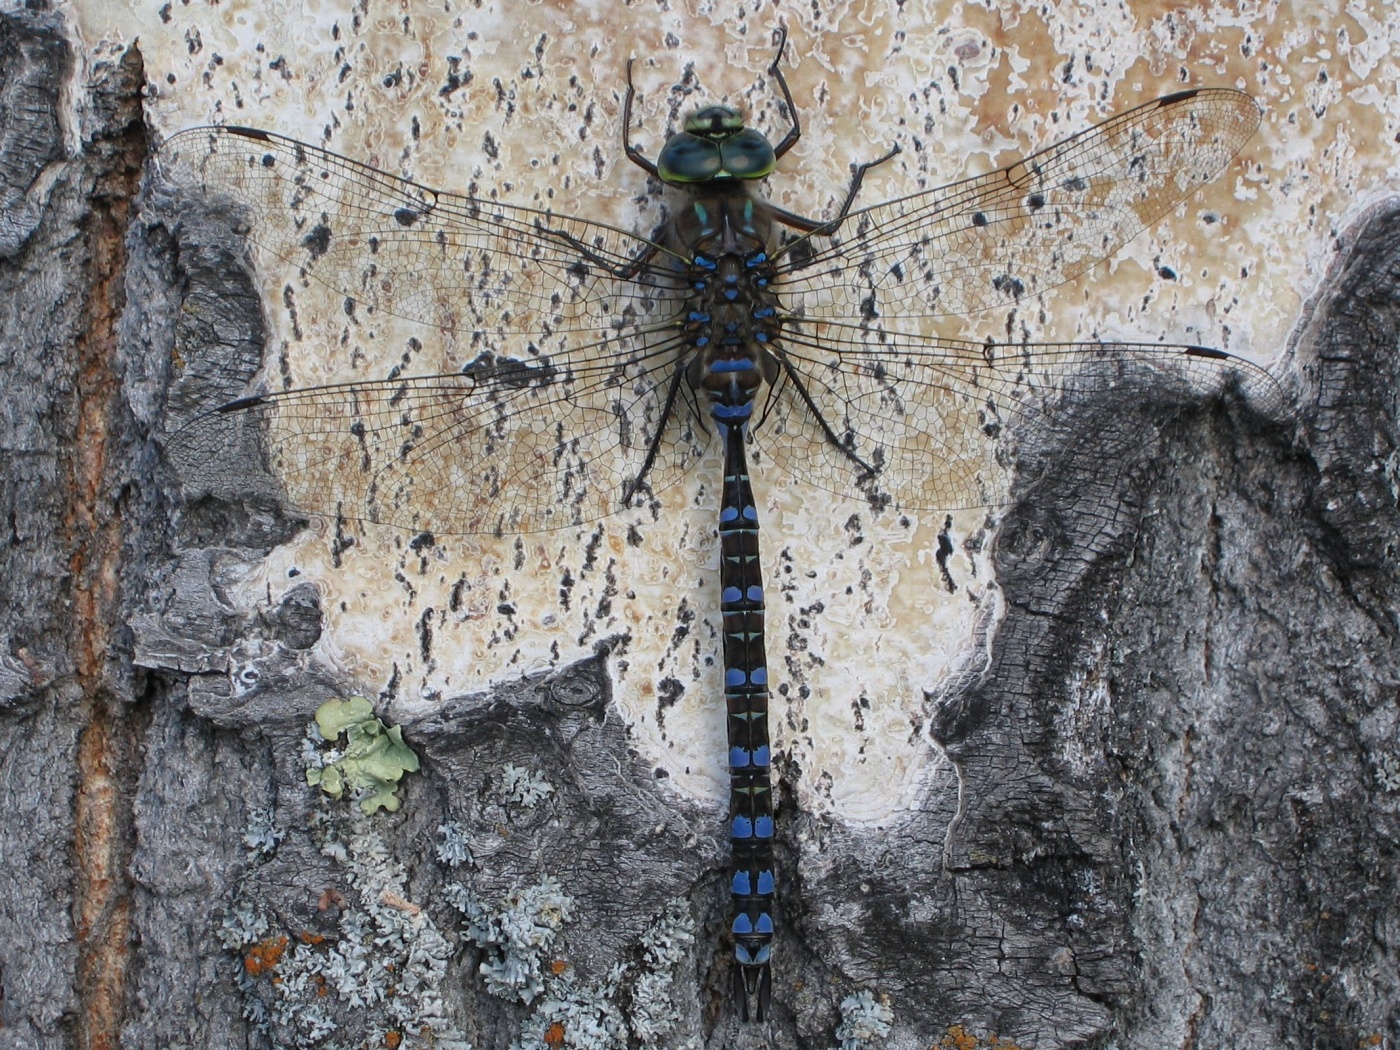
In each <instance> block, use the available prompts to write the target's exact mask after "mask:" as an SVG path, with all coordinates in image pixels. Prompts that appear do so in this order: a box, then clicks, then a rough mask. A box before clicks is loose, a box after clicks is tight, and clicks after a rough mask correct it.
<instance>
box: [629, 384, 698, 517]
mask: <svg viewBox="0 0 1400 1050" xmlns="http://www.w3.org/2000/svg"><path fill="white" fill-rule="evenodd" d="M685 373H686V370H685V369H684V368H676V369H673V370H672V372H671V388H670V389H669V390H667V391H666V407H665V408H663V409H662V410H661V421H660V422H659V423H658V424H657V427H656V431H655V433H653V434H652V437H651V443H650V444H649V445H648V446H647V458H646V459H644V460H643V461H642V467H641V469H640V470H638V471H637V476H636V477H634V478H633V479H632V480H631V481H629V482H628V483H627V488H626V489H624V490H623V492H622V505H623V506H624V507H630V506H631V505H632V499H633V497H635V496H636V495H637V493H638V492H640V491H641V489H642V488H643V486H645V485H646V481H647V475H648V474H649V473H651V467H652V464H653V463H655V462H656V456H657V453H658V452H659V451H660V450H661V442H662V440H663V439H664V438H666V437H667V433H666V431H667V429H668V428H669V425H670V422H671V414H672V413H673V412H675V410H676V399H677V398H678V397H679V396H680V391H681V387H682V386H683V385H688V384H685V383H683V380H684V379H685Z"/></svg>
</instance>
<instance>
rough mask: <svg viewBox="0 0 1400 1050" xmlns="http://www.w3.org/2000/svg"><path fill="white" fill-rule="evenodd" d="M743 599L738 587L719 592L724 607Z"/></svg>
mask: <svg viewBox="0 0 1400 1050" xmlns="http://www.w3.org/2000/svg"><path fill="white" fill-rule="evenodd" d="M725 509H726V510H730V511H732V510H733V509H734V508H733V507H726V508H725ZM720 517H721V518H722V517H723V514H721V515H720ZM743 598H744V592H743V591H741V590H739V588H738V587H726V588H725V589H724V590H723V591H721V592H720V596H719V600H720V601H721V602H722V603H724V604H725V605H733V604H734V603H735V602H738V601H743Z"/></svg>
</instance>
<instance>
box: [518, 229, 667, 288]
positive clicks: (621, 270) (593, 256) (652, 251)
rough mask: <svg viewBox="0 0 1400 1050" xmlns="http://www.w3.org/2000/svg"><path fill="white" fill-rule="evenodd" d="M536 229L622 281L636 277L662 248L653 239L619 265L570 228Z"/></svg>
mask: <svg viewBox="0 0 1400 1050" xmlns="http://www.w3.org/2000/svg"><path fill="white" fill-rule="evenodd" d="M536 229H537V230H539V231H540V232H541V233H545V234H548V235H549V236H551V237H553V238H555V239H556V240H559V241H562V242H563V243H564V244H566V245H568V247H569V248H570V250H572V251H576V252H578V253H579V254H580V255H581V256H583V258H584V259H586V260H588V261H589V262H591V263H592V264H593V265H594V266H597V267H598V268H599V269H600V270H602V271H604V272H605V273H607V274H608V276H610V277H615V278H617V279H618V280H620V281H630V280H632V279H634V278H635V277H636V276H637V275H638V274H640V273H641V272H642V271H643V270H644V269H646V266H647V264H648V263H649V262H651V260H652V259H653V258H654V257H655V255H656V253H657V252H658V251H660V250H661V249H660V248H659V246H658V245H657V244H656V243H655V241H654V240H653V242H652V243H650V244H648V245H647V246H646V247H645V248H643V249H642V250H641V252H639V253H638V254H637V256H636V258H634V259H630V260H628V262H627V263H626V265H619V264H618V263H617V261H616V260H614V259H609V258H607V257H606V256H602V255H599V254H598V253H597V252H595V251H593V250H592V249H590V248H589V247H588V245H586V244H584V243H583V242H582V241H581V240H579V239H578V238H577V237H575V236H574V235H573V234H572V233H570V232H569V231H568V230H550V229H545V228H544V227H543V226H536ZM655 236H656V235H653V238H654V237H655Z"/></svg>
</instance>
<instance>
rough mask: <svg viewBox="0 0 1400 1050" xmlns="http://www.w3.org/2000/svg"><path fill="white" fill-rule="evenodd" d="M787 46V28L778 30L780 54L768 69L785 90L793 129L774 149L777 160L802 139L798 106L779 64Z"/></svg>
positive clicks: (784, 94)
mask: <svg viewBox="0 0 1400 1050" xmlns="http://www.w3.org/2000/svg"><path fill="white" fill-rule="evenodd" d="M786 45H787V26H786V25H783V26H780V27H779V28H778V53H777V54H776V55H774V56H773V64H772V65H771V66H769V67H768V75H769V76H771V77H772V78H773V79H774V80H776V81H777V82H778V87H780V88H782V90H783V101H784V102H786V103H787V111H788V120H790V121H792V127H791V128H789V129H788V133H787V134H786V135H784V136H783V140H782V141H781V142H779V143H778V144H777V145H776V146H774V147H773V156H774V158H775V159H777V158H780V157H782V155H783V154H784V153H786V152H787V151H788V150H790V149H792V147H793V146H795V145H797V140H798V139H800V138H801V137H802V124H801V122H800V121H799V120H798V117H797V106H796V104H795V103H794V102H793V101H792V92H791V91H790V90H789V89H788V82H787V78H786V77H784V76H783V71H782V69H781V68H780V67H779V65H778V63H780V62H781V61H782V60H783V48H784V47H785V46H786Z"/></svg>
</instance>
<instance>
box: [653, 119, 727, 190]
mask: <svg viewBox="0 0 1400 1050" xmlns="http://www.w3.org/2000/svg"><path fill="white" fill-rule="evenodd" d="M656 170H657V172H658V173H659V174H660V175H661V180H662V181H663V182H669V183H676V184H685V183H690V182H708V181H709V180H710V179H713V178H715V177H716V176H718V175H720V174H722V173H723V161H722V159H721V157H720V147H719V145H718V144H717V143H714V142H711V141H710V140H709V139H702V138H700V137H698V136H696V135H692V134H691V133H690V132H688V131H681V132H678V133H676V134H675V135H672V136H671V137H670V138H669V139H667V140H666V145H664V146H662V147H661V153H660V155H659V156H658V157H657V158H656Z"/></svg>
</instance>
